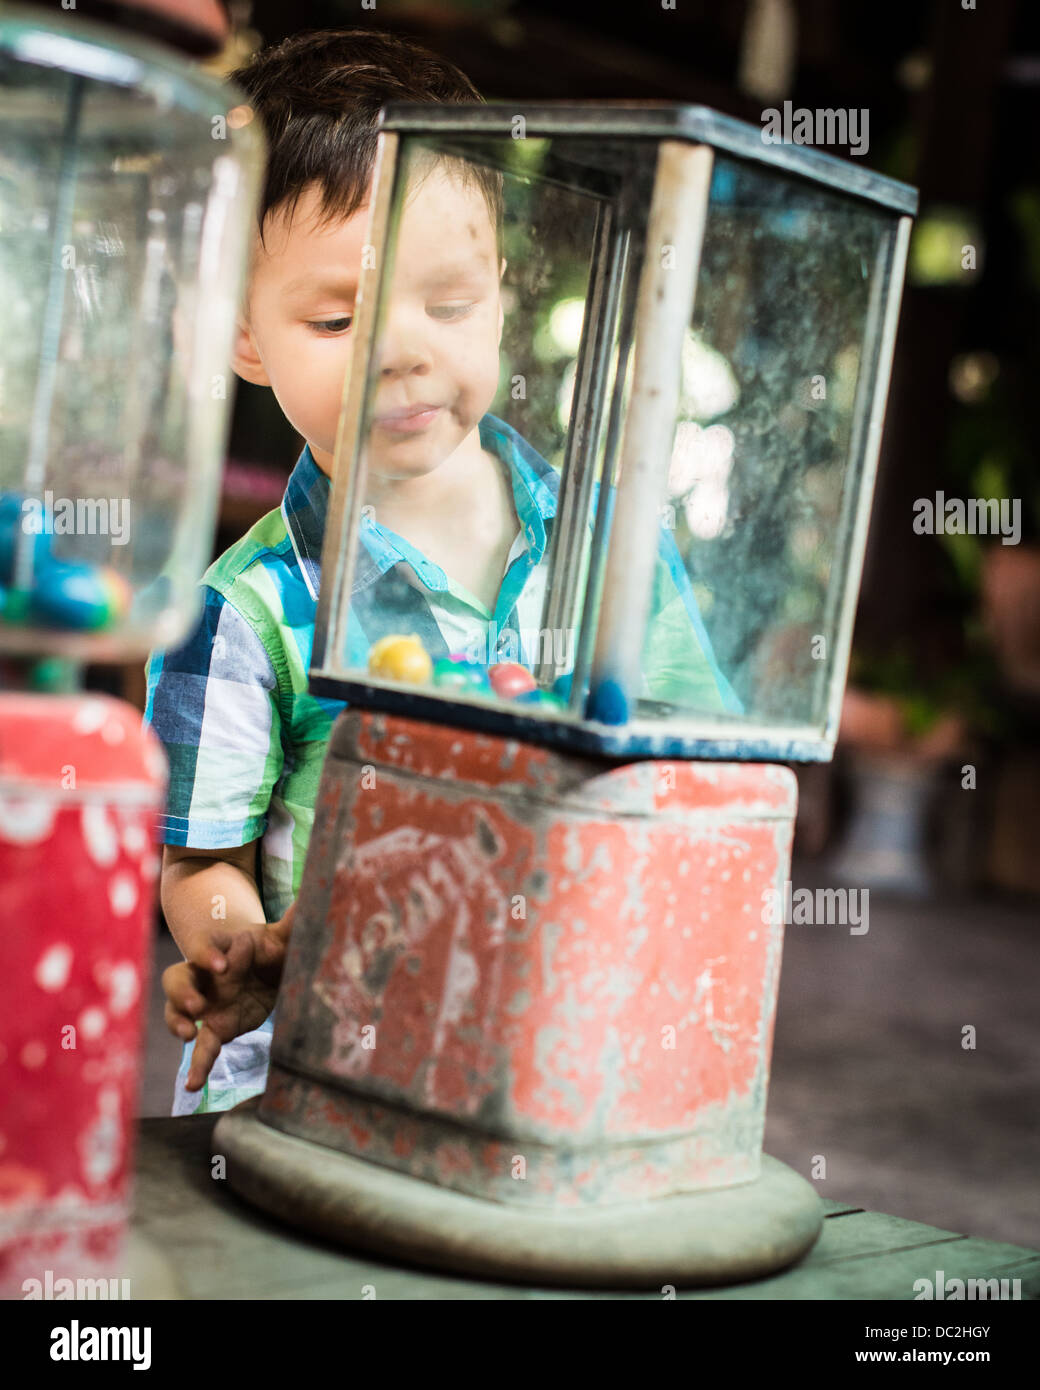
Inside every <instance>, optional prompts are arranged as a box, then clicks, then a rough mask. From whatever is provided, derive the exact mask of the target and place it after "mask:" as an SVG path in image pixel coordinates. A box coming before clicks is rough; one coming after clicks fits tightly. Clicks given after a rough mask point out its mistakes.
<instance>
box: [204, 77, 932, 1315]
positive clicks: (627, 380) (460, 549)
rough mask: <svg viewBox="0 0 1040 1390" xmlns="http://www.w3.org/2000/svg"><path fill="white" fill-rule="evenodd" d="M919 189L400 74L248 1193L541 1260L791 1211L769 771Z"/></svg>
mask: <svg viewBox="0 0 1040 1390" xmlns="http://www.w3.org/2000/svg"><path fill="white" fill-rule="evenodd" d="M915 210H916V193H915V191H914V190H913V189H911V188H908V187H906V186H904V185H901V184H898V183H895V182H893V181H891V180H889V179H886V178H882V177H879V176H878V175H876V174H873V173H871V172H870V171H868V170H866V169H863V168H862V167H861V166H859V165H857V164H854V163H849V162H846V161H841V160H838V159H835V158H832V157H829V156H827V155H825V154H822V153H819V152H817V151H813V150H810V149H806V148H802V147H791V146H784V145H775V144H767V143H765V142H764V140H763V137H762V134H761V132H760V131H759V130H757V129H756V128H753V127H750V126H748V125H745V124H743V123H740V122H738V121H735V120H732V119H729V118H726V117H724V116H720V115H717V114H716V113H714V112H712V111H709V110H705V109H703V108H700V107H683V106H669V105H658V106H655V105H649V106H648V105H630V104H624V103H616V104H607V105H602V106H599V105H586V104H582V103H566V102H565V103H557V104H546V105H530V106H524V107H522V108H517V109H513V108H512V107H509V106H506V105H503V104H490V105H487V106H473V107H466V106H452V107H440V108H439V107H435V106H418V105H416V106H404V105H402V106H394V107H389V108H387V111H386V112H385V113H384V120H383V124H382V133H381V137H380V152H379V162H378V169H377V176H376V180H375V184H374V193H373V198H372V204H371V222H370V231H369V236H368V246H367V248H366V249H367V250H368V251H369V252H371V254H370V255H369V256H368V257H367V259H366V269H365V271H364V274H363V278H362V283H361V292H360V297H359V300H358V303H357V306H356V316H355V319H354V323H353V328H352V334H353V339H354V342H353V349H352V351H353V357H352V364H351V369H350V372H349V377H348V381H347V384H346V390H345V396H344V405H343V414H342V418H341V424H340V431H339V437H338V445H337V466H336V472H335V477H334V485H333V492H332V501H331V512H330V517H329V522H328V526H327V531H326V537H325V545H324V551H323V554H322V560H321V588H320V595H319V602H318V628H317V634H316V641H315V647H314V654H313V660H312V666H311V689H312V691H313V692H314V693H315V694H317V695H319V696H327V697H333V698H339V699H343V700H346V701H347V703H348V708H347V709H346V710H344V711H343V712H342V713H341V715H340V716H339V718H338V721H337V723H336V725H335V728H334V732H333V735H332V740H331V744H330V747H329V752H328V756H327V759H326V762H325V766H324V771H323V777H322V783H321V790H320V794H319V806H318V811H317V816H316V820H315V828H314V832H313V836H312V839H311V843H310V848H309V853H308V858H307V862H306V867H305V871H304V879H303V887H302V891H301V894H300V898H299V904H298V910H297V915H296V921H295V927H294V931H293V935H292V938H291V942H290V947H289V954H288V958H287V963H286V970H285V976H284V978H283V982H282V986H281V991H280V994H279V998H278V1003H277V1006H276V1010H275V1024H274V1034H273V1042H272V1052H271V1066H270V1073H269V1077H268V1082H267V1088H266V1091H265V1093H264V1094H263V1096H262V1097H257V1098H255V1099H254V1100H251V1101H247V1102H245V1103H244V1104H242V1105H240V1106H238V1107H236V1108H235V1109H234V1110H232V1111H229V1112H228V1113H227V1114H226V1115H224V1116H222V1117H221V1119H220V1121H219V1122H218V1125H217V1128H216V1131H215V1141H214V1142H215V1145H216V1147H217V1149H219V1151H220V1152H221V1153H224V1154H226V1155H227V1157H228V1177H229V1180H230V1181H231V1183H232V1185H233V1186H234V1187H235V1188H236V1189H237V1190H238V1191H239V1192H240V1193H242V1194H244V1195H245V1196H246V1197H248V1198H249V1199H251V1200H252V1201H254V1202H256V1203H258V1204H259V1205H261V1206H263V1207H264V1208H266V1209H267V1210H269V1211H271V1212H274V1213H276V1214H278V1215H280V1216H281V1217H283V1218H285V1219H286V1220H289V1221H291V1222H294V1223H297V1224H299V1225H301V1226H303V1227H305V1228H308V1229H310V1230H312V1231H315V1232H318V1233H320V1234H322V1235H323V1236H327V1237H328V1236H331V1237H333V1238H337V1239H340V1240H342V1241H343V1242H345V1243H348V1244H351V1245H355V1246H360V1247H362V1248H365V1249H368V1250H372V1251H377V1252H381V1253H384V1254H388V1255H393V1256H396V1257H401V1258H405V1259H409V1260H415V1261H419V1262H422V1263H425V1264H430V1265H436V1266H441V1267H444V1268H449V1269H455V1270H460V1271H465V1272H468V1273H473V1274H482V1275H494V1276H498V1277H507V1278H513V1279H521V1280H533V1281H537V1282H558V1283H563V1284H568V1283H569V1284H577V1285H586V1286H593V1285H600V1286H611V1285H636V1286H644V1287H655V1286H661V1285H666V1284H671V1285H680V1284H683V1283H686V1284H697V1283H702V1284H703V1283H725V1282H732V1281H735V1280H742V1279H747V1278H752V1277H756V1276H759V1275H762V1274H766V1273H768V1272H770V1271H772V1270H776V1269H778V1268H782V1267H783V1266H784V1265H786V1264H789V1263H791V1262H792V1261H794V1260H795V1259H797V1258H798V1257H799V1256H800V1255H801V1254H802V1253H803V1252H804V1251H805V1250H806V1249H808V1248H809V1247H810V1246H811V1244H812V1242H813V1241H814V1240H815V1238H816V1236H817V1234H818V1231H819V1228H820V1206H819V1201H818V1199H817V1197H816V1194H815V1192H814V1191H813V1188H812V1186H811V1184H810V1183H809V1182H808V1181H807V1180H806V1177H805V1176H803V1175H799V1174H797V1173H795V1172H793V1171H792V1170H791V1169H789V1168H787V1167H786V1166H784V1165H783V1164H781V1163H779V1162H777V1161H775V1160H773V1159H771V1158H770V1157H768V1156H766V1155H763V1153H762V1133H763V1125H764V1116H765V1105H766V1093H767V1083H768V1076H769V1061H770V1050H771V1042H772V1033H773V1021H774V1012H775V1006H776V994H777V983H778V976H779V969H780V957H781V946H782V934H783V927H782V925H781V924H779V923H778V922H776V921H775V919H774V916H773V915H772V914H770V913H769V912H768V911H766V910H765V908H764V904H766V903H767V902H768V901H769V900H770V897H771V895H772V894H773V893H775V892H778V891H781V892H782V889H783V885H784V883H785V881H786V880H787V878H788V875H789V865H790V849H791V837H792V828H793V821H794V812H795V797H796V782H795V777H794V774H793V772H792V771H791V769H790V767H788V766H786V764H788V763H790V762H792V761H800V760H821V759H827V758H829V757H830V756H831V754H832V751H833V746H834V740H835V735H836V730H837V724H838V716H839V709H840V705H841V699H842V693H843V688H844V681H845V675H846V667H847V661H848V656H849V645H850V639H851V629H852V622H853V615H854V610H855V605H856V598H857V590H858V585H859V578H860V572H861V566H862V559H863V551H864V542H865V537H866V530H867V523H868V517H869V511H870V502H871V491H872V485H873V479H874V472H875V466H876V462H877V457H878V448H879V442H880V436H881V428H882V419H883V414H884V407H885V399H886V392H887V387H888V379H889V371H890V366H891V361H892V351H893V342H894V338H895V333H896V324H897V317H898V307H899V301H900V295H901V289H902V283H903V273H904V264H905V258H906V251H907V243H908V239H909V233H910V227H911V221H912V217H913V215H914V213H915ZM496 485H500V486H501V487H502V488H503V489H504V490H505V494H506V497H507V500H508V503H509V505H510V506H511V508H512V513H511V515H510V520H509V523H508V525H507V526H506V528H505V530H504V532H503V531H502V530H501V528H499V530H497V531H496V529H495V528H496V525H497V524H498V523H497V522H496V520H495V518H496V517H497V516H500V515H501V512H500V511H496V504H495V501H494V499H495V497H496V493H495V487H496ZM439 489H444V490H446V493H445V492H441V491H439ZM445 495H448V496H450V497H451V499H452V507H451V508H450V509H449V508H445V506H444V505H443V497H444V496H445ZM423 499H425V502H426V505H427V507H428V515H424V510H423ZM489 499H490V500H489ZM496 546H497V549H496ZM475 556H476V557H477V558H476V559H475V558H474V557H475ZM480 556H487V557H489V558H488V560H487V563H486V564H483V562H482V561H481V560H480V558H479V557H480ZM489 576H490V579H491V581H493V582H490V583H489V582H488V579H489ZM499 576H501V577H500V578H499Z"/></svg>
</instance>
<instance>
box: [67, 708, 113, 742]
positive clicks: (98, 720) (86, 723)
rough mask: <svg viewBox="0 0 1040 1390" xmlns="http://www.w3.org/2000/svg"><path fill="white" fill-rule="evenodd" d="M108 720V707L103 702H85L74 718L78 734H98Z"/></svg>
mask: <svg viewBox="0 0 1040 1390" xmlns="http://www.w3.org/2000/svg"><path fill="white" fill-rule="evenodd" d="M107 719H108V705H107V704H105V702H104V701H103V700H84V701H82V703H81V704H80V705H78V706H77V709H76V712H75V714H74V715H73V716H72V727H73V728H74V729H75V731H76V733H77V734H96V733H97V731H98V729H100V728H101V727H102V725H103V724H104V723H105V721H106V720H107Z"/></svg>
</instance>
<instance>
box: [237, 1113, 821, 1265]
mask: <svg viewBox="0 0 1040 1390" xmlns="http://www.w3.org/2000/svg"><path fill="white" fill-rule="evenodd" d="M259 1105H260V1097H259V1096H257V1097H254V1098H253V1099H252V1100H248V1101H244V1102H243V1103H242V1104H241V1105H239V1106H236V1107H235V1109H234V1110H229V1111H228V1112H227V1114H225V1115H222V1116H221V1118H220V1119H219V1120H218V1122H217V1125H216V1128H215V1129H214V1131H213V1143H214V1152H219V1153H223V1154H225V1155H226V1157H227V1160H228V1166H227V1175H228V1180H229V1182H230V1183H231V1186H232V1187H233V1188H234V1189H235V1190H236V1191H237V1192H238V1193H240V1194H241V1195H242V1196H243V1197H245V1198H246V1199H247V1200H249V1201H251V1202H253V1203H255V1204H256V1205H257V1206H259V1207H262V1208H263V1209H264V1210H265V1211H268V1212H270V1213H272V1214H273V1215H275V1216H277V1217H280V1218H281V1219H282V1220H284V1221H287V1222H289V1223H290V1224H292V1225H294V1226H297V1227H300V1228H302V1229H304V1230H307V1231H310V1232H313V1233H314V1234H315V1235H318V1236H323V1237H325V1238H326V1239H329V1240H334V1241H337V1242H339V1243H341V1244H344V1245H348V1246H352V1247H354V1248H355V1249H364V1250H368V1251H371V1252H373V1253H375V1254H379V1255H384V1256H388V1257H391V1258H395V1259H401V1260H405V1261H408V1262H411V1263H415V1264H423V1265H428V1266H433V1267H435V1268H439V1269H446V1270H452V1271H455V1272H457V1273H462V1274H471V1275H479V1276H484V1277H487V1278H495V1279H513V1280H520V1281H524V1282H527V1283H537V1284H547V1283H548V1284H567V1285H577V1286H579V1287H585V1288H661V1287H662V1286H663V1285H667V1284H674V1285H676V1286H677V1287H678V1286H683V1285H685V1286H689V1285H704V1284H732V1283H738V1282H742V1281H744V1280H748V1279H757V1278H761V1277H762V1276H764V1275H767V1274H772V1273H774V1272H775V1271H776V1270H780V1269H783V1268H784V1267H785V1266H787V1265H789V1264H792V1263H793V1262H794V1261H795V1260H797V1259H798V1257H799V1256H800V1255H802V1254H804V1253H805V1251H806V1250H808V1249H809V1247H810V1246H811V1245H812V1244H813V1242H814V1241H815V1239H816V1237H817V1236H818V1235H819V1232H820V1227H821V1225H822V1208H821V1206H820V1201H819V1198H818V1197H817V1196H816V1193H815V1192H814V1191H813V1189H812V1187H811V1186H810V1184H809V1183H808V1182H806V1180H805V1179H804V1178H801V1177H799V1176H798V1174H797V1173H795V1172H794V1171H793V1170H792V1169H790V1168H788V1167H787V1166H786V1165H785V1164H783V1163H780V1162H778V1161H777V1160H776V1159H774V1158H769V1157H768V1156H767V1155H763V1158H762V1173H761V1176H760V1177H759V1178H758V1180H757V1181H756V1182H752V1183H744V1184H742V1185H741V1186H739V1187H727V1188H716V1189H713V1190H711V1191H707V1192H696V1193H688V1194H683V1195H681V1196H674V1197H662V1198H658V1199H656V1200H654V1201H647V1202H634V1203H629V1204H626V1205H624V1206H615V1207H610V1208H605V1209H604V1208H599V1209H597V1210H595V1211H587V1210H579V1211H563V1212H548V1211H545V1210H544V1209H531V1208H517V1207H511V1206H506V1205H505V1204H503V1203H500V1202H488V1201H484V1200H482V1199H481V1198H478V1197H470V1196H467V1195H466V1194H465V1193H462V1192H456V1191H454V1190H453V1189H451V1188H445V1187H437V1186H434V1185H433V1184H432V1183H428V1182H423V1181H421V1180H420V1179H417V1178H412V1177H408V1176H406V1175H405V1174H403V1173H397V1172H394V1171H393V1170H392V1169H389V1168H383V1167H379V1166H377V1165H376V1164H373V1163H368V1162H366V1161H365V1160H364V1159H360V1158H354V1157H352V1156H351V1155H349V1154H341V1153H337V1152H336V1151H335V1150H334V1149H330V1148H327V1147H325V1146H324V1145H322V1144H315V1143H312V1142H311V1141H310V1140H307V1139H298V1138H296V1136H295V1135H290V1134H283V1133H282V1132H281V1131H280V1130H277V1129H273V1128H272V1127H271V1126H270V1125H266V1124H263V1123H262V1122H261V1121H260V1120H259V1119H258V1117H257V1113H256V1112H257V1110H258V1108H259Z"/></svg>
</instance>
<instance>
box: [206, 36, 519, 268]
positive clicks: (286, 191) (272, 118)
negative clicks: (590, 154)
mask: <svg viewBox="0 0 1040 1390" xmlns="http://www.w3.org/2000/svg"><path fill="white" fill-rule="evenodd" d="M227 76H228V80H229V81H231V82H234V83H236V84H237V85H238V86H239V87H240V88H241V89H242V90H243V92H245V94H246V95H247V96H248V98H249V104H250V106H251V108H252V109H253V110H254V111H255V112H256V114H257V115H258V116H259V118H260V120H261V122H262V124H263V128H264V133H265V135H266V136H267V142H268V159H267V173H266V177H265V180H264V190H263V196H262V198H261V202H260V208H259V210H258V214H257V219H258V222H259V228H260V240H261V243H263V237H264V222H265V220H266V218H267V216H268V214H269V213H270V212H272V211H273V210H274V209H281V210H283V211H284V212H285V214H286V216H287V217H288V218H289V219H291V217H292V215H293V212H294V211H295V208H296V204H297V202H298V201H299V198H300V195H301V194H302V192H303V191H304V189H305V188H306V187H307V186H308V185H309V184H311V183H315V182H316V183H318V184H319V185H320V187H321V206H320V211H319V220H320V221H321V222H323V223H328V222H330V221H332V220H333V219H336V218H347V217H351V216H352V215H353V214H354V213H355V212H357V211H358V209H359V208H360V207H362V206H363V204H364V202H365V194H366V192H367V190H368V185H369V182H370V180H371V177H372V170H373V167H374V164H375V157H376V141H377V137H378V132H377V129H376V117H377V116H378V114H379V109H380V107H382V106H384V105H385V104H386V103H387V102H389V101H420V102H421V101H430V102H467V101H483V97H482V96H481V95H480V93H479V92H478V91H477V89H476V87H474V85H473V83H472V82H471V81H470V80H469V78H468V77H467V76H466V75H465V73H463V72H461V71H460V70H459V69H458V68H457V67H455V66H454V64H453V63H449V62H448V61H447V60H446V59H444V58H440V57H438V56H437V55H436V54H435V53H431V52H430V51H429V49H426V48H423V47H422V46H421V45H420V44H417V43H415V42H414V40H412V39H406V38H400V37H398V36H397V35H396V34H388V33H381V32H379V31H375V30H371V29H320V30H312V31H311V32H309V33H303V34H294V35H293V36H292V37H291V38H288V39H286V40H285V41H284V42H283V43H280V44H277V45H276V46H274V47H271V48H267V49H264V50H262V51H261V52H260V53H257V54H255V55H254V56H253V57H252V58H251V59H250V60H249V62H248V63H246V64H245V65H244V66H243V67H240V68H236V69H235V70H234V71H233V72H230V73H228V75H227ZM468 172H469V173H470V174H471V176H472V177H474V178H475V179H476V181H477V183H479V185H480V186H481V190H482V191H483V193H484V196H485V198H486V199H487V202H488V207H489V210H490V212H491V217H492V222H493V224H494V226H495V229H496V233H497V231H498V228H499V226H500V224H501V208H502V191H501V190H502V178H501V175H500V174H496V173H494V172H493V171H492V170H491V169H484V168H483V167H478V166H468ZM283 204H284V208H283Z"/></svg>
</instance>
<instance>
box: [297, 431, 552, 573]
mask: <svg viewBox="0 0 1040 1390" xmlns="http://www.w3.org/2000/svg"><path fill="white" fill-rule="evenodd" d="M478 428H479V430H480V444H481V447H482V448H484V449H487V450H489V451H490V452H491V453H493V454H495V455H497V457H498V458H500V459H501V460H502V461H503V463H505V464H507V465H508V466H509V471H510V476H511V478H512V483H513V501H514V503H515V505H516V514H517V516H518V518H519V520H520V527H521V530H522V532H523V535H524V539H525V540H526V542H527V545H528V548H529V549H530V551H531V560H532V563H533V564H538V562H539V561H540V560H541V558H542V556H543V555H544V553H545V548H546V546H547V544H548V541H549V536H550V531H551V523H552V519H553V517H554V516H555V515H556V498H557V495H558V492H559V478H558V475H557V473H556V470H555V469H554V468H553V467H552V466H551V464H549V463H547V462H546V460H545V459H543V458H542V456H541V455H540V454H539V453H538V452H537V450H535V449H533V448H532V447H531V445H530V444H528V442H527V440H526V439H524V438H523V436H522V435H521V434H519V433H518V432H517V431H516V430H515V429H513V427H512V426H511V425H507V424H506V422H505V421H504V420H500V419H499V418H498V417H497V416H495V415H490V414H489V415H485V416H484V418H483V419H482V420H481V421H480V424H479V426H478ZM331 494H332V485H331V483H330V481H329V479H328V478H327V477H326V475H325V474H324V473H323V472H322V470H321V469H320V468H319V467H318V465H317V464H316V463H315V461H314V456H313V454H312V453H311V451H310V446H309V445H307V444H304V446H303V451H302V452H301V454H300V457H299V459H298V460H297V462H296V466H295V467H294V469H293V471H292V473H290V475H289V481H288V484H287V485H286V489H285V496H284V497H283V498H282V517H283V519H284V521H285V528H286V530H287V532H288V533H289V538H290V540H291V542H292V547H293V550H294V552H295V554H296V558H297V560H298V561H299V564H300V569H301V571H302V573H303V577H304V581H305V583H306V585H307V588H308V590H309V591H310V594H311V597H312V598H314V599H317V597H318V588H319V585H320V582H321V550H322V544H323V542H324V539H325V523H326V520H327V518H328V512H329V499H330V497H331ZM361 539H362V541H363V543H364V544H363V545H362V546H360V547H359V548H358V557H357V564H356V567H355V573H354V586H353V593H357V592H358V591H359V590H360V589H364V588H367V587H368V585H369V584H372V583H374V582H375V581H376V580H377V579H378V578H379V577H380V575H382V574H385V573H386V571H387V570H388V569H390V568H391V567H392V566H393V565H396V564H399V563H400V562H401V561H402V560H404V561H406V562H407V563H408V564H410V565H411V566H412V568H413V569H414V570H415V572H416V574H417V575H418V576H419V578H420V579H421V580H422V581H423V583H424V584H426V586H427V587H428V588H430V589H444V588H446V587H447V579H446V576H445V574H444V571H443V570H442V569H441V568H440V566H439V565H434V564H431V562H430V561H429V560H427V559H426V558H425V557H424V556H423V555H422V554H421V553H420V552H419V551H418V550H416V549H415V547H414V546H412V545H410V544H409V543H408V541H406V540H405V538H404V537H403V536H399V535H398V534H397V533H396V532H395V531H389V530H387V529H386V528H385V527H383V526H380V525H378V523H376V522H374V521H372V520H370V519H369V518H368V517H365V516H363V517H362V520H361Z"/></svg>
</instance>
